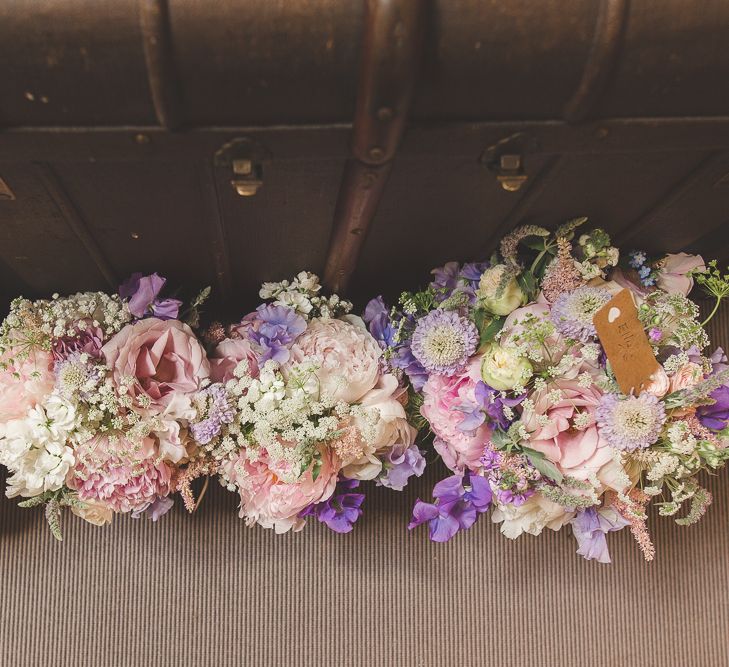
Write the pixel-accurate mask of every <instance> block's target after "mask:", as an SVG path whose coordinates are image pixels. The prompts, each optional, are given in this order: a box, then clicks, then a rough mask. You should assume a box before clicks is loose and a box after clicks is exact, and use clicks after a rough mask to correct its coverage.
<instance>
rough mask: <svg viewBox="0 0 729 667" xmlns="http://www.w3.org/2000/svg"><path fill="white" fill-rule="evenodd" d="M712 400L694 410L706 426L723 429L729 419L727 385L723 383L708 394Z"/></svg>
mask: <svg viewBox="0 0 729 667" xmlns="http://www.w3.org/2000/svg"><path fill="white" fill-rule="evenodd" d="M709 396H710V398H712V399H713V400H714V403H712V404H711V405H701V406H699V408H698V409H697V410H696V415H697V416H698V418H699V421H700V422H701V424H702V425H703V426H706V428H710V429H712V430H714V431H723V430H724V429H725V428H726V426H727V421H729V387H728V386H727V385H723V386H721V387H719V388H718V389H714V391H712V392H711V394H709Z"/></svg>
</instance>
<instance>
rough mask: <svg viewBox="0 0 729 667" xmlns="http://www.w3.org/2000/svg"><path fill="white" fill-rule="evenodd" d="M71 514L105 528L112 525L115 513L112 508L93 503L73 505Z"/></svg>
mask: <svg viewBox="0 0 729 667" xmlns="http://www.w3.org/2000/svg"><path fill="white" fill-rule="evenodd" d="M71 512H73V513H74V514H75V515H76V516H78V517H80V518H82V519H83V520H84V521H88V522H89V523H91V524H93V525H94V526H103V525H105V524H107V523H111V520H112V518H113V517H114V513H113V512H112V511H111V508H110V507H106V506H105V505H102V504H101V503H95V502H91V501H87V502H84V503H82V504H80V505H77V504H73V505H71Z"/></svg>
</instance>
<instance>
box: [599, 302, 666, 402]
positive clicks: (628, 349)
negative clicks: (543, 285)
mask: <svg viewBox="0 0 729 667" xmlns="http://www.w3.org/2000/svg"><path fill="white" fill-rule="evenodd" d="M592 321H593V323H594V324H595V329H596V330H597V336H598V338H599V339H600V342H601V343H602V346H603V348H604V349H605V354H606V355H607V358H608V361H609V362H610V366H611V367H612V369H613V373H615V379H616V380H617V381H618V385H619V386H620V391H622V392H623V393H624V394H639V393H640V390H641V389H642V387H643V386H644V385H645V384H648V383H649V382H650V381H651V379H652V378H653V377H654V373H656V372H657V371H660V368H661V367H660V364H659V363H658V361H656V358H655V356H654V355H653V349H652V348H651V344H650V343H649V342H648V336H646V334H645V330H644V329H643V325H642V324H641V323H640V320H639V319H638V309H637V308H636V307H635V301H634V300H633V294H632V293H631V292H630V290H627V289H624V290H622V291H621V292H619V293H618V294H616V295H615V296H614V297H613V298H612V299H610V301H608V302H607V303H606V304H605V305H604V306H603V307H602V308H601V309H600V310H598V311H597V312H596V313H595V316H594V317H593V318H592Z"/></svg>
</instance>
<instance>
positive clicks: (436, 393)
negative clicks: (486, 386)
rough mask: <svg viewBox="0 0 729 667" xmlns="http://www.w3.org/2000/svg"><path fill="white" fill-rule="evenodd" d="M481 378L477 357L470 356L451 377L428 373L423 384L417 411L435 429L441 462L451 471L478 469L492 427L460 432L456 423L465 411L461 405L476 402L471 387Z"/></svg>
mask: <svg viewBox="0 0 729 667" xmlns="http://www.w3.org/2000/svg"><path fill="white" fill-rule="evenodd" d="M480 380H481V369H480V359H479V358H478V357H477V358H475V359H473V360H472V361H471V362H470V363H469V364H468V366H467V367H466V369H465V371H464V372H463V373H461V374H458V375H454V376H452V377H446V376H445V375H435V374H433V375H431V376H430V377H429V378H428V381H427V382H426V383H425V386H424V387H423V398H424V401H423V405H422V406H421V408H420V413H421V414H422V415H423V417H425V418H426V419H427V420H428V423H429V424H430V427H431V429H432V430H433V433H435V435H436V436H438V437H437V438H436V441H435V443H434V444H435V449H436V451H437V452H438V453H439V454H440V455H441V457H442V459H443V462H444V463H445V464H446V465H447V466H448V467H449V468H450V469H451V470H453V471H454V472H461V471H462V470H463V469H464V468H470V469H471V470H477V469H478V468H480V463H479V460H480V459H481V457H482V456H483V453H484V448H485V447H486V443H488V442H489V440H490V438H491V432H492V429H491V427H490V426H488V425H487V424H483V425H481V426H479V428H478V429H476V430H475V431H473V432H463V431H461V430H460V429H459V428H458V425H459V424H460V423H461V421H462V420H463V417H464V414H463V412H462V411H460V410H458V408H459V407H461V406H463V405H469V404H471V405H472V404H474V403H476V398H475V395H474V390H475V389H476V385H477V384H478V382H479V381H480Z"/></svg>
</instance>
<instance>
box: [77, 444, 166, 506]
mask: <svg viewBox="0 0 729 667" xmlns="http://www.w3.org/2000/svg"><path fill="white" fill-rule="evenodd" d="M156 451H157V449H156V445H155V441H154V440H153V439H152V438H145V440H144V441H143V442H142V443H141V445H139V446H136V445H134V444H132V443H131V442H129V441H128V440H126V439H124V438H121V437H120V438H118V439H115V440H110V439H109V438H108V436H105V435H98V436H95V437H94V438H92V439H91V440H89V441H88V442H87V443H85V444H84V445H82V446H81V447H79V449H78V450H77V451H76V463H75V464H74V466H73V468H72V469H71V470H70V471H69V474H68V477H67V478H66V484H67V486H68V487H69V488H70V489H73V490H75V491H76V493H77V494H78V497H79V498H80V499H81V500H83V501H88V502H90V503H93V504H99V505H100V506H101V507H106V508H109V509H111V510H112V511H114V512H133V511H141V510H144V509H146V508H147V507H149V506H150V505H151V504H152V503H154V502H155V501H156V500H157V499H158V498H163V497H166V496H168V495H169V494H170V491H171V487H172V472H173V469H172V467H171V466H169V465H168V464H167V463H164V462H163V461H160V460H159V457H158V456H157V453H156Z"/></svg>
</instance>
